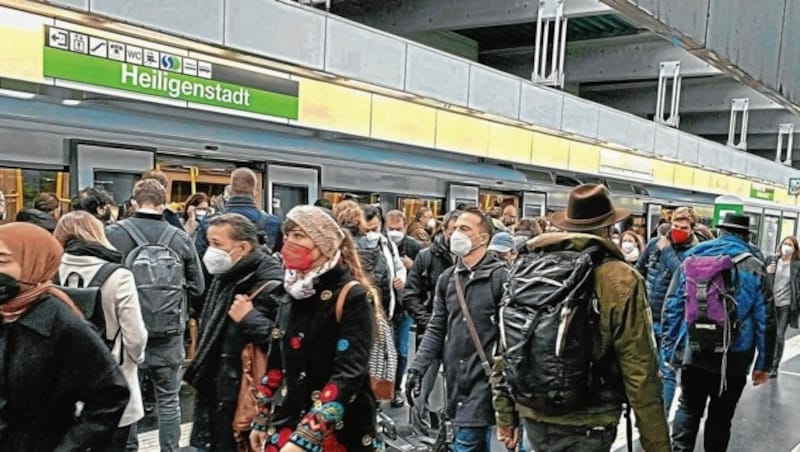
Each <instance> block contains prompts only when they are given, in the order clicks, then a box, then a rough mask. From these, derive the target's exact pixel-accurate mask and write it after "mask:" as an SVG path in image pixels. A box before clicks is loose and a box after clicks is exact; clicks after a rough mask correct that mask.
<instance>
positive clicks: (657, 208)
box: [647, 204, 664, 239]
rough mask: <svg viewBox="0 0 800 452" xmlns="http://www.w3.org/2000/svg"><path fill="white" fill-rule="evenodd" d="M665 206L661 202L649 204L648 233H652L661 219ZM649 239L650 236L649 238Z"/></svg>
mask: <svg viewBox="0 0 800 452" xmlns="http://www.w3.org/2000/svg"><path fill="white" fill-rule="evenodd" d="M663 209H664V206H662V205H661V204H647V233H648V234H652V233H653V231H655V230H656V227H658V222H659V221H661V211H662V210H663ZM648 239H649V238H648Z"/></svg>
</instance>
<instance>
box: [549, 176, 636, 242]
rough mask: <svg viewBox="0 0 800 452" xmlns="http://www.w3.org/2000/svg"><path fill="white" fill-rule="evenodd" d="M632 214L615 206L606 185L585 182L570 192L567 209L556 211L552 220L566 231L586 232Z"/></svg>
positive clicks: (609, 224) (616, 221) (556, 225)
mask: <svg viewBox="0 0 800 452" xmlns="http://www.w3.org/2000/svg"><path fill="white" fill-rule="evenodd" d="M630 215H631V211H630V210H628V209H624V208H615V207H614V203H612V202H611V196H610V195H609V193H608V190H607V189H606V187H604V186H602V185H595V184H585V185H581V186H578V187H575V188H574V189H573V190H572V191H571V192H570V193H569V201H568V202H567V208H566V210H560V211H558V212H555V213H554V214H553V215H552V217H551V218H550V222H551V223H553V225H554V226H555V227H557V228H559V229H563V230H565V231H571V232H585V231H593V230H595V229H600V228H603V227H605V226H611V225H612V224H614V223H618V222H620V221H622V220H624V219H626V218H628V217H629V216H630Z"/></svg>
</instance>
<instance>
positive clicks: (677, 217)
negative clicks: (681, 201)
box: [672, 207, 697, 227]
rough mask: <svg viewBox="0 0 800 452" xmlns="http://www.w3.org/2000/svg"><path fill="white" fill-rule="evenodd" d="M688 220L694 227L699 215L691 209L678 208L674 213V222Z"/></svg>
mask: <svg viewBox="0 0 800 452" xmlns="http://www.w3.org/2000/svg"><path fill="white" fill-rule="evenodd" d="M681 220H686V221H688V222H689V224H691V225H692V227H694V225H696V224H697V214H696V213H694V209H692V208H691V207H678V208H677V209H675V211H674V212H672V221H681Z"/></svg>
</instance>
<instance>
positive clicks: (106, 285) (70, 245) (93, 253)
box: [53, 210, 147, 452]
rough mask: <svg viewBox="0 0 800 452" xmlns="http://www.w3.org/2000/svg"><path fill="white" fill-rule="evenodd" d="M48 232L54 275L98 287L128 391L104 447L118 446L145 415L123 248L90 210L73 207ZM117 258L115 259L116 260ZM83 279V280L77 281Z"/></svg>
mask: <svg viewBox="0 0 800 452" xmlns="http://www.w3.org/2000/svg"><path fill="white" fill-rule="evenodd" d="M53 236H54V237H55V238H56V240H58V241H59V242H60V243H61V244H62V245H63V246H64V257H63V258H62V259H61V267H60V268H59V271H58V274H59V278H58V279H59V281H61V284H62V285H66V286H70V287H87V286H88V285H89V284H90V283H91V282H92V281H95V280H96V284H98V285H99V287H100V299H101V300H102V308H103V314H104V321H105V331H104V333H105V337H104V338H103V339H105V340H106V343H107V344H108V345H109V346H110V347H111V355H112V356H113V357H114V361H115V362H117V363H118V364H119V368H120V370H121V371H122V374H123V375H124V376H125V380H126V381H127V382H128V389H130V392H131V395H130V400H129V401H128V405H127V406H126V407H125V412H124V413H123V415H122V419H121V420H120V423H119V428H118V429H117V430H116V431H115V432H114V435H113V436H112V441H111V444H109V446H108V447H106V449H105V450H106V452H123V451H125V448H126V446H127V442H128V435H129V433H130V431H131V426H132V425H133V424H134V423H136V422H137V421H138V420H139V419H141V418H143V417H144V405H143V403H142V391H141V389H140V387H139V364H141V363H142V361H144V350H145V346H146V345H147V329H146V328H145V325H144V320H143V319H142V309H141V307H140V306H139V294H138V291H137V290H136V282H135V281H134V279H133V273H131V271H130V270H128V269H127V268H125V267H123V266H122V265H121V262H122V254H120V252H119V251H117V250H116V249H115V248H114V247H113V246H112V245H111V243H110V242H109V241H108V239H107V238H106V233H105V230H104V229H103V223H101V222H100V220H98V219H97V218H95V217H94V216H93V215H92V214H90V213H89V212H84V211H81V210H76V211H73V212H70V213H68V214H66V215H64V216H63V217H61V220H60V221H59V222H58V226H56V229H55V232H54V233H53ZM115 264H116V265H115ZM80 282H82V283H83V284H80Z"/></svg>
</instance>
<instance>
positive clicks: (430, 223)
mask: <svg viewBox="0 0 800 452" xmlns="http://www.w3.org/2000/svg"><path fill="white" fill-rule="evenodd" d="M425 226H427V227H428V229H433V228H435V227H436V220H434V219H433V218H431V219H430V220H428V223H426V224H425Z"/></svg>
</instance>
